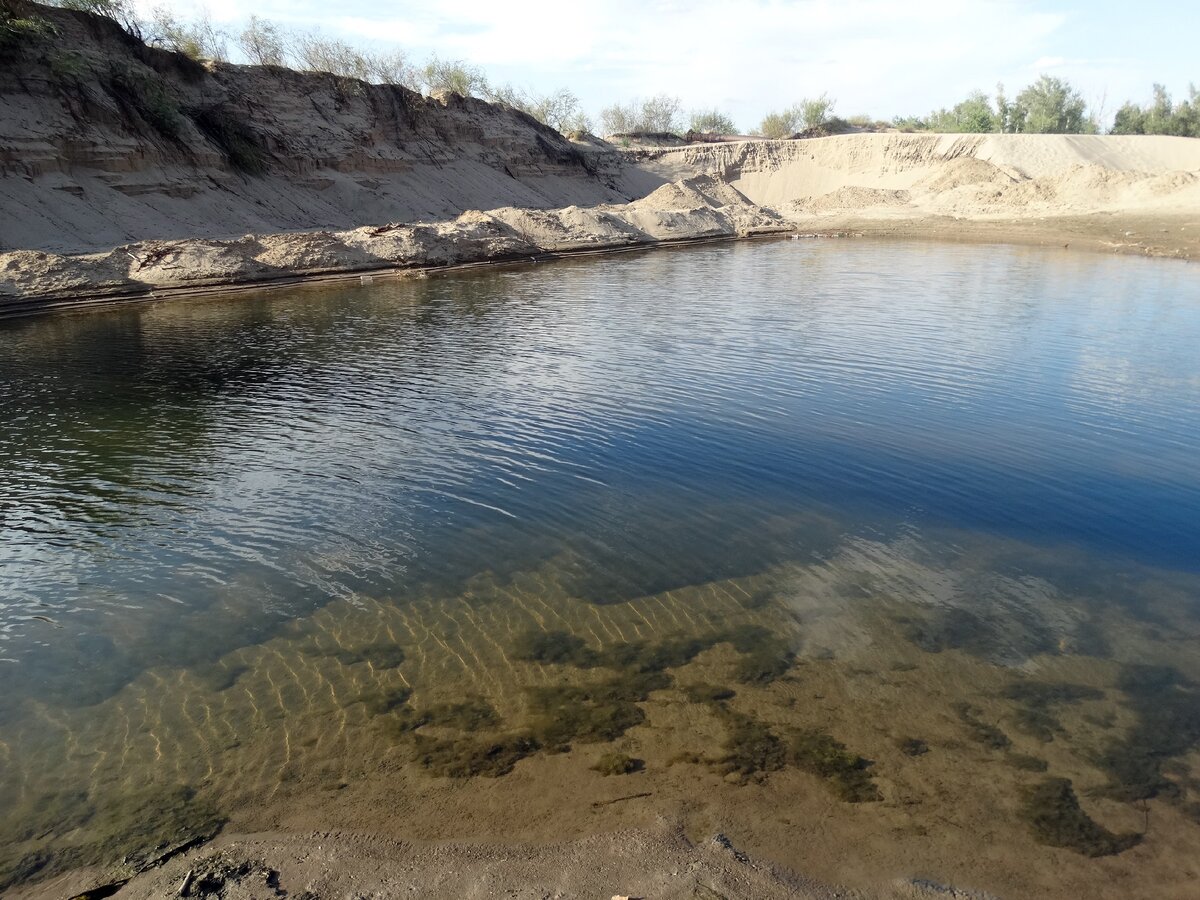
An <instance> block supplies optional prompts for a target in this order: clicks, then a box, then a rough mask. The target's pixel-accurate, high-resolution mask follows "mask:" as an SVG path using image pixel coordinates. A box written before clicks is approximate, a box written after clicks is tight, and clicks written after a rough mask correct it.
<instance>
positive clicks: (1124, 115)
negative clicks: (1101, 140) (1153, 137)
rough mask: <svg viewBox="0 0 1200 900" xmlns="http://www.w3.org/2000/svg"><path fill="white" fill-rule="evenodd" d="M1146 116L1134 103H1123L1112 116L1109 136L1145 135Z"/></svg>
mask: <svg viewBox="0 0 1200 900" xmlns="http://www.w3.org/2000/svg"><path fill="white" fill-rule="evenodd" d="M1145 133H1146V114H1145V113H1144V112H1143V111H1142V108H1141V107H1140V106H1138V105H1137V104H1136V103H1132V102H1130V103H1125V104H1124V105H1123V106H1122V107H1121V108H1120V109H1118V110H1117V114H1116V115H1115V116H1113V124H1112V128H1111V129H1109V134H1145Z"/></svg>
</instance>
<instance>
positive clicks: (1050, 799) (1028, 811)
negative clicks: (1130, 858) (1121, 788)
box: [1021, 778, 1141, 857]
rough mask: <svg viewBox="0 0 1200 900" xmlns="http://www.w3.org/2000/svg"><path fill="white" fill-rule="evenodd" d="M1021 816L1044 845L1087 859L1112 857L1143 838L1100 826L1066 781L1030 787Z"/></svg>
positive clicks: (1046, 782)
mask: <svg viewBox="0 0 1200 900" xmlns="http://www.w3.org/2000/svg"><path fill="white" fill-rule="evenodd" d="M1021 816H1022V818H1024V819H1025V821H1026V822H1028V823H1029V826H1030V828H1031V829H1032V830H1033V834H1034V837H1035V838H1036V839H1037V840H1038V841H1039V842H1040V843H1043V844H1049V845H1050V846H1051V847H1066V848H1067V849H1069V850H1074V851H1075V852H1076V853H1082V854H1083V855H1084V856H1093V857H1095V856H1112V855H1113V854H1116V853H1120V852H1122V851H1123V850H1128V849H1129V848H1130V847H1132V846H1134V845H1135V844H1137V843H1138V842H1139V841H1141V835H1138V834H1120V835H1117V834H1113V833H1112V832H1111V831H1109V830H1108V829H1106V828H1104V827H1102V826H1100V825H1098V824H1096V822H1095V821H1093V820H1092V818H1091V817H1090V816H1089V815H1088V814H1087V813H1085V812H1084V811H1083V810H1082V809H1081V808H1080V806H1079V799H1078V798H1077V797H1076V796H1075V791H1074V789H1073V788H1072V787H1071V782H1070V781H1069V780H1067V779H1066V778H1045V779H1043V780H1042V781H1040V782H1039V783H1038V784H1036V785H1034V786H1033V787H1032V788H1030V789H1029V790H1028V791H1027V792H1026V795H1025V802H1024V805H1023V806H1022V808H1021Z"/></svg>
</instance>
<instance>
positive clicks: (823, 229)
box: [0, 210, 1200, 320]
mask: <svg viewBox="0 0 1200 900" xmlns="http://www.w3.org/2000/svg"><path fill="white" fill-rule="evenodd" d="M506 212H508V211H506ZM513 212H517V213H521V212H524V213H550V212H553V213H561V212H563V211H561V210H555V211H546V210H517V211H513ZM693 212H694V211H693ZM484 215H490V214H484ZM438 224H439V225H443V224H445V223H438ZM365 227H370V226H365ZM385 227H386V226H385ZM305 236H311V237H314V238H319V237H325V236H328V233H327V232H305V233H293V232H284V233H281V234H279V235H264V236H261V237H260V236H255V238H254V239H255V240H264V239H267V238H270V237H299V238H303V237H305ZM847 237H854V238H870V239H883V240H912V241H935V242H950V243H972V244H999V245H1009V246H1012V245H1015V246H1030V247H1042V248H1046V249H1064V250H1073V251H1084V252H1088V253H1105V254H1119V255H1126V256H1140V257H1146V258H1151V259H1174V260H1181V261H1183V262H1196V261H1197V260H1200V215H1197V216H1188V215H1184V214H1178V215H1172V214H1159V215H1145V214H1142V215H1123V214H1118V213H1111V214H1093V215H1084V216H1063V217H1057V218H1040V219H1036V220H1029V219H969V220H964V219H955V218H951V217H937V216H927V217H922V218H891V217H870V216H863V215H846V216H837V217H832V218H830V217H823V218H821V219H809V220H794V221H789V222H784V221H779V222H778V223H772V224H769V225H763V226H760V227H759V228H757V229H753V230H751V229H748V230H746V231H744V232H741V233H738V232H729V233H721V234H700V235H692V236H689V235H683V236H678V237H661V238H655V239H650V240H640V241H633V242H631V241H628V240H625V241H620V242H606V241H603V240H598V241H596V242H595V244H594V245H591V246H588V245H582V246H579V245H577V246H571V247H561V248H555V247H546V248H540V247H531V248H528V249H532V250H533V252H532V253H530V252H506V253H499V254H486V253H484V254H480V255H478V256H474V257H472V256H470V255H467V256H464V258H462V259H459V260H455V261H452V262H442V263H439V262H421V261H413V262H409V263H405V262H402V261H401V262H397V263H395V264H392V265H382V266H369V265H366V266H364V265H353V264H351V265H346V266H336V265H335V266H326V267H321V268H317V269H294V270H291V271H282V272H279V273H278V274H259V275H257V276H256V277H246V278H240V277H236V276H234V277H228V276H225V277H222V276H212V277H207V278H205V277H203V276H201V277H198V278H196V279H194V280H191V281H190V282H188V283H178V284H153V283H146V284H144V285H143V286H141V287H132V286H129V285H120V286H113V287H100V288H97V289H93V290H72V291H55V292H48V293H45V294H42V295H38V294H36V293H34V294H32V295H31V296H29V297H28V298H27V299H25V298H18V299H13V300H10V301H5V300H4V298H3V297H2V296H0V320H8V319H19V318H30V317H35V316H41V315H49V314H53V313H70V312H83V311H87V310H105V309H112V308H116V307H122V306H131V305H134V304H142V303H154V302H164V301H169V300H182V299H209V298H216V297H238V296H240V295H244V294H247V293H249V292H254V293H260V292H262V291H265V290H272V291H274V290H283V289H286V288H293V287H319V286H334V285H343V284H350V283H353V282H354V281H360V282H365V281H368V280H374V279H376V278H379V279H392V278H425V277H430V276H436V275H448V274H453V273H458V272H467V271H472V270H476V269H479V270H483V269H499V268H516V267H521V266H525V265H529V264H531V263H532V264H540V263H544V262H553V261H557V260H566V259H577V258H584V257H589V256H608V255H615V254H618V253H630V252H644V251H649V250H655V249H670V248H681V247H690V246H699V245H704V244H712V243H725V242H730V241H738V240H763V239H773V240H784V239H788V238H792V239H797V238H798V239H831V238H847ZM171 243H172V244H173V245H178V246H180V247H183V248H186V247H187V246H188V245H200V244H211V243H212V242H211V241H202V240H200V239H196V240H184V241H175V242H171ZM229 243H233V242H229ZM464 249H468V250H469V249H472V248H471V246H470V242H469V241H467V242H464ZM479 249H482V248H479ZM120 250H122V248H117V249H116V250H114V251H112V252H113V253H116V252H118V251H120ZM126 252H127V251H126ZM97 255H98V254H81V255H79V256H69V257H62V258H63V259H67V260H85V259H88V258H90V257H95V256H97ZM34 289H35V290H36V287H35V288H34Z"/></svg>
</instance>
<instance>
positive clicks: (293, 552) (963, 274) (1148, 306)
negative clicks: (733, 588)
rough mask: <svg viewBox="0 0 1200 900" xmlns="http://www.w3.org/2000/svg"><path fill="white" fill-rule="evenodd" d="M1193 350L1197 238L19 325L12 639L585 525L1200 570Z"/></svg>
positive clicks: (513, 547)
mask: <svg viewBox="0 0 1200 900" xmlns="http://www.w3.org/2000/svg"><path fill="white" fill-rule="evenodd" d="M1197 347H1200V273H1198V272H1197V270H1196V269H1195V268H1194V267H1191V266H1187V265H1179V264H1169V263H1168V264H1164V263H1159V262H1152V261H1144V260H1131V259H1115V258H1106V257H1100V256H1088V255H1078V254H1063V253H1045V252H1039V251H1033V250H1024V249H1012V248H997V247H958V246H934V245H923V244H881V243H872V242H824V243H803V242H772V243H765V244H738V245H728V246H719V247H709V248H704V249H693V250H688V251H682V252H666V253H656V254H647V255H640V256H626V257H616V258H612V259H609V260H605V261H603V262H599V263H595V262H580V263H562V264H554V265H549V266H543V267H537V268H528V269H522V270H513V271H505V272H496V273H491V274H483V275H465V276H454V277H445V278H440V279H432V280H426V281H419V282H413V281H394V282H382V283H376V284H374V285H371V286H370V287H354V288H345V289H338V290H320V291H317V290H312V291H304V290H301V291H291V292H272V293H264V294H263V295H262V296H261V297H258V298H255V299H250V300H238V301H228V300H219V301H211V302H199V303H194V304H168V305H162V306H147V307H135V308H129V309H123V310H118V311H112V312H105V313H99V314H90V315H79V316H72V317H60V318H48V319H41V320H31V321H24V322H13V323H7V324H5V325H4V326H3V330H2V331H0V381H2V383H3V385H4V391H3V394H0V498H2V499H0V529H2V530H3V542H2V544H0V625H2V628H3V631H2V632H0V634H2V639H0V656H4V657H6V658H8V659H10V660H14V661H16V663H15V665H16V667H17V670H18V671H20V666H21V665H22V664H24V663H25V662H26V661H27V658H28V654H29V653H30V652H31V650H33V649H34V648H36V647H38V646H41V645H42V644H43V641H42V640H41V638H42V637H43V636H44V633H45V629H44V627H42V626H43V624H44V623H42V622H41V620H36V621H35V620H31V619H30V616H32V615H39V614H40V615H45V616H47V617H49V618H51V619H53V620H54V621H55V622H56V623H57V624H58V625H61V626H63V628H65V629H66V630H67V631H68V632H71V633H72V634H74V635H76V636H77V637H79V638H80V639H81V640H86V639H95V638H96V635H97V634H100V635H103V634H105V633H107V631H108V630H109V629H108V628H107V627H106V626H105V625H104V624H103V623H104V621H105V620H111V617H112V615H113V612H114V611H115V610H123V611H124V612H123V613H122V615H123V616H125V617H129V616H133V615H134V614H135V613H136V616H137V617H139V620H141V619H144V620H145V622H146V623H147V624H146V625H144V626H143V627H145V628H146V629H147V630H148V633H149V634H150V635H153V634H154V633H155V631H156V624H161V625H164V626H169V627H172V628H176V627H178V623H177V619H178V613H179V610H180V609H181V608H183V609H185V610H195V609H202V608H203V607H205V606H206V605H207V604H210V603H212V602H213V599H214V597H215V596H217V595H218V594H219V593H220V592H221V591H223V590H228V589H230V586H231V585H232V586H234V588H235V589H236V586H237V585H239V584H244V585H248V586H249V589H252V590H254V591H255V592H257V593H258V594H259V595H260V596H261V602H260V603H259V609H257V610H256V611H254V612H253V613H250V612H248V613H246V617H247V620H246V621H244V622H242V623H240V626H241V627H242V628H249V629H250V630H251V632H252V633H256V634H257V633H258V631H259V629H268V630H269V629H270V628H272V627H274V624H275V623H277V622H278V621H279V620H281V619H286V618H288V617H289V616H291V615H293V614H296V613H299V612H301V611H304V610H307V609H310V608H312V607H314V606H316V605H319V604H321V603H323V602H325V601H326V600H327V599H328V598H330V597H333V596H346V595H352V594H353V593H355V592H362V591H368V592H375V593H378V592H391V593H399V594H403V593H404V592H405V591H411V590H414V589H415V588H416V587H417V586H418V585H421V586H428V585H429V584H438V585H441V586H442V587H445V588H452V587H453V586H454V585H455V584H460V583H462V582H463V581H465V580H466V579H469V578H470V577H471V576H472V575H473V574H475V573H478V572H480V571H483V570H491V571H500V570H509V569H512V570H516V569H520V568H523V567H526V566H528V565H529V564H530V562H531V561H532V560H536V559H541V558H546V557H549V556H551V555H553V554H558V553H562V552H570V553H572V554H575V555H576V556H577V558H578V560H579V579H580V590H582V591H584V592H585V593H587V594H588V595H589V596H590V597H591V598H592V599H594V600H595V601H596V602H605V601H606V600H612V599H620V598H623V597H628V596H638V595H640V594H643V593H647V592H652V591H653V590H655V589H657V588H660V587H663V586H668V587H669V586H670V585H671V584H676V583H682V584H688V583H697V582H700V581H704V580H706V579H711V578H715V577H722V576H725V575H729V574H736V573H739V572H745V571H752V570H758V569H761V568H762V567H764V566H765V565H769V564H771V563H772V562H776V561H779V560H781V559H805V558H809V557H811V556H813V555H818V556H819V555H820V554H821V553H822V552H823V551H824V549H826V547H825V545H824V543H823V541H822V539H820V538H818V537H817V536H815V535H814V534H813V533H812V532H811V530H808V529H802V530H801V531H802V532H803V533H793V532H792V531H789V530H787V529H785V530H784V532H783V533H782V534H771V535H766V534H764V529H763V523H764V522H765V521H767V520H768V519H770V518H771V517H779V516H787V515H789V514H792V513H795V512H797V511H805V512H814V513H818V512H819V513H820V514H821V515H823V516H826V517H829V519H830V520H831V521H833V522H835V523H836V525H835V526H834V527H833V532H834V535H833V537H836V534H837V533H843V532H858V531H865V532H870V531H872V530H882V531H885V532H886V531H895V530H896V529H900V528H906V527H915V528H918V529H919V528H929V527H947V526H949V527H955V528H968V529H979V530H982V531H984V532H989V533H995V534H998V535H1007V536H1012V537H1016V538H1019V539H1021V540H1024V541H1029V542H1033V543H1035V544H1042V545H1047V546H1054V545H1070V546H1073V547H1075V548H1082V549H1083V550H1084V551H1086V552H1089V553H1094V554H1097V555H1099V556H1102V557H1114V556H1115V557H1120V558H1122V559H1128V560H1130V561H1136V562H1139V563H1145V564H1153V565H1158V566H1164V567H1169V568H1176V569H1187V570H1193V571H1194V570H1196V569H1198V568H1200V527H1197V526H1198V525H1200V464H1198V463H1197V460H1198V459H1200V353H1198V352H1197V350H1196V348H1197ZM199 627H201V628H202V629H203V623H201V625H200V626H199ZM63 637H64V636H63V635H56V640H57V641H58V642H60V643H61V641H62V640H63ZM153 643H154V641H153V640H151V641H150V644H151V645H153ZM201 643H202V644H205V643H208V642H201ZM209 649H211V650H212V651H213V652H216V651H218V650H221V649H223V647H222V645H221V643H220V641H213V642H211V646H210V647H209ZM135 652H139V653H147V654H149V655H150V658H151V659H153V658H154V657H155V655H156V654H155V651H154V650H153V647H152V646H151V647H143V648H140V649H139V650H137V651H135ZM172 652H174V651H172ZM192 652H195V653H203V652H204V648H203V647H193V648H192ZM101 665H102V664H101ZM128 667H132V668H136V665H133V664H132V663H130V665H129V666H127V668H128ZM6 671H9V672H11V671H12V669H7V670H6ZM122 677H124V676H122ZM119 680H120V679H118V681H119ZM64 699H67V698H64Z"/></svg>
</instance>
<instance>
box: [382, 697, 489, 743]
mask: <svg viewBox="0 0 1200 900" xmlns="http://www.w3.org/2000/svg"><path fill="white" fill-rule="evenodd" d="M403 690H404V689H401V691H396V692H395V694H394V696H395V698H396V699H397V700H399V698H400V696H401V694H402V693H403ZM407 699H408V697H407V696H404V700H401V701H400V702H398V703H396V704H394V705H393V706H392V707H390V708H389V709H387V710H385V712H391V714H392V715H391V718H390V721H389V724H390V726H391V728H392V730H393V731H395V732H397V733H400V734H406V733H408V732H412V731H416V730H417V729H418V728H424V727H425V726H426V725H432V726H433V727H435V728H451V729H454V730H455V731H486V730H488V729H492V728H496V727H497V726H499V725H500V716H499V715H498V714H497V713H496V710H495V708H494V707H493V706H492V705H491V704H490V703H488V702H487V701H486V700H484V699H483V698H482V697H468V698H467V699H465V700H463V701H461V702H459V703H436V704H434V705H433V706H427V707H425V708H424V709H412V708H411V707H403V708H401V704H402V703H403V702H405V701H407Z"/></svg>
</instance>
